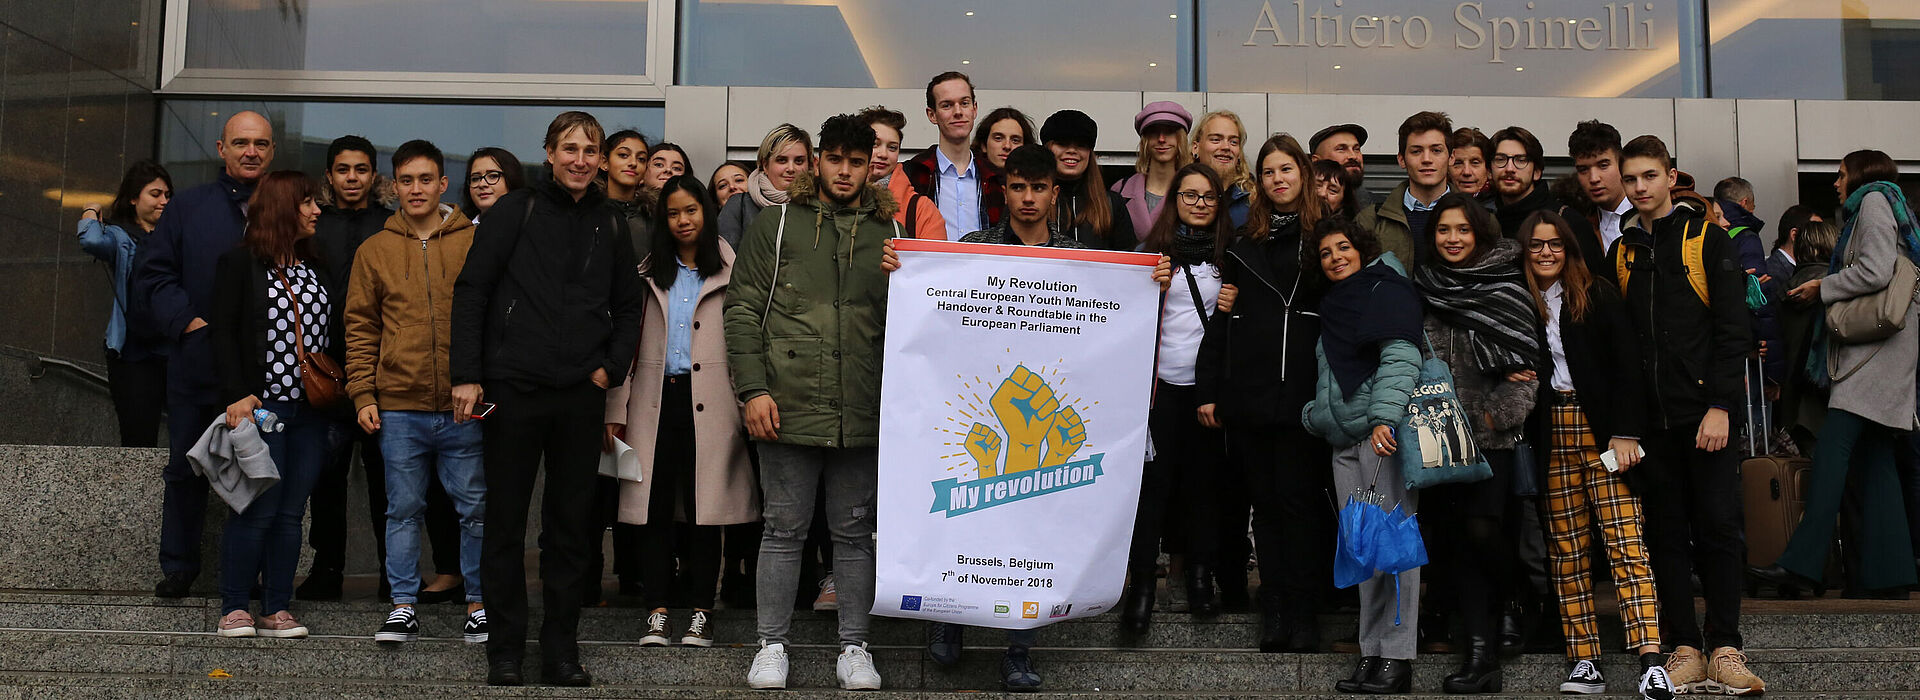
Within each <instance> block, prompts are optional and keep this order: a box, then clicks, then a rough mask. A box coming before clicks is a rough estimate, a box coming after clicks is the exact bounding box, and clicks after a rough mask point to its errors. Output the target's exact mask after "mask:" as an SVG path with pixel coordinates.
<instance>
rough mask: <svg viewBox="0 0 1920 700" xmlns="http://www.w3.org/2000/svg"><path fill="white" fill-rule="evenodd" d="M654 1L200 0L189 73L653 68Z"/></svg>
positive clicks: (190, 15) (635, 71)
mask: <svg viewBox="0 0 1920 700" xmlns="http://www.w3.org/2000/svg"><path fill="white" fill-rule="evenodd" d="M647 1H648V0H544V1H542V2H525V1H524V0H325V1H324V2H261V1H260V0H191V2H190V3H189V4H188V6H187V28H186V29H187V40H186V44H187V45H186V67H187V68H222V69H248V70H316V71H391V72H402V73H543V74H545V73H551V74H581V75H641V74H644V73H646V72H647V65H646V54H647V52H646V47H647Z"/></svg>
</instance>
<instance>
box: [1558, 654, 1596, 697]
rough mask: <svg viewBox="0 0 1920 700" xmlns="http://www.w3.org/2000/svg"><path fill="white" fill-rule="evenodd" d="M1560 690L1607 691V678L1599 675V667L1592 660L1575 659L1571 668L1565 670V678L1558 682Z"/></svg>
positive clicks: (1584, 693) (1587, 693) (1571, 693)
mask: <svg viewBox="0 0 1920 700" xmlns="http://www.w3.org/2000/svg"><path fill="white" fill-rule="evenodd" d="M1560 692H1562V693H1567V694H1569V695H1599V694H1601V693H1604V692H1607V679H1606V677H1604V676H1601V675H1600V667H1599V666H1596V665H1594V663H1593V662H1592V661H1585V660H1582V661H1577V662H1574V664H1573V670H1571V671H1568V672H1567V680H1566V681H1565V682H1563V683H1561V684H1560Z"/></svg>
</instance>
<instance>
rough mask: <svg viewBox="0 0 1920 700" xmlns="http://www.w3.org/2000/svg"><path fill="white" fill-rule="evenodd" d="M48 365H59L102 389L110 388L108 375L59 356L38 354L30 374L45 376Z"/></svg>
mask: <svg viewBox="0 0 1920 700" xmlns="http://www.w3.org/2000/svg"><path fill="white" fill-rule="evenodd" d="M48 367H59V368H61V369H64V370H67V371H68V372H72V373H73V374H75V375H78V376H79V377H80V378H81V379H85V380H87V382H88V383H90V384H93V385H94V386H97V387H99V388H101V389H108V388H109V386H110V385H109V384H108V383H107V378H106V376H105V375H102V374H100V373H99V372H95V371H93V370H90V369H87V368H85V367H82V366H80V365H77V364H74V363H72V362H69V361H67V360H62V359H60V358H57V357H47V356H45V355H37V356H35V357H34V367H33V373H32V374H30V375H28V376H29V377H30V378H33V379H39V378H41V377H45V376H47V368H48Z"/></svg>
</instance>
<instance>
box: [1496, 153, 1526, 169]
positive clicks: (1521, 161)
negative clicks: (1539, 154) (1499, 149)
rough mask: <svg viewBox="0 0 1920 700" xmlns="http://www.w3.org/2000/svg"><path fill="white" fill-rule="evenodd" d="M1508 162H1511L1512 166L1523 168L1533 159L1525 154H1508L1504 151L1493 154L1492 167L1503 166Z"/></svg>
mask: <svg viewBox="0 0 1920 700" xmlns="http://www.w3.org/2000/svg"><path fill="white" fill-rule="evenodd" d="M1508 162H1512V163H1513V167H1516V168H1524V167H1527V166H1528V165H1530V164H1532V163H1533V159H1532V158H1529V157H1527V156H1510V155H1507V154H1504V153H1495V154H1493V167H1496V168H1504V167H1506V165H1507V163H1508Z"/></svg>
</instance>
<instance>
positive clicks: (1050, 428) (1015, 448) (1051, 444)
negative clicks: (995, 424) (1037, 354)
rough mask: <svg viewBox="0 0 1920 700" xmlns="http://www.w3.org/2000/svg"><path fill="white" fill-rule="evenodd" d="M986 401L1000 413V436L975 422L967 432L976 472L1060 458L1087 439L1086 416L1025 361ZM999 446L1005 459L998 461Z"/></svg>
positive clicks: (1024, 467)
mask: <svg viewBox="0 0 1920 700" xmlns="http://www.w3.org/2000/svg"><path fill="white" fill-rule="evenodd" d="M987 403H988V405H989V406H990V407H991V409H992V411H993V415H994V417H996V418H999V419H1000V429H1001V430H1002V431H1004V433H1005V437H1004V440H1003V439H1002V435H1001V433H997V432H995V431H994V429H993V428H992V427H991V426H988V425H987V424H985V423H979V422H976V423H974V424H973V429H972V430H971V431H970V432H968V433H967V436H966V443H965V444H966V449H967V453H968V454H970V455H972V456H973V460H974V463H975V464H976V465H978V472H979V475H980V476H981V477H989V476H994V475H995V474H1014V473H1018V472H1025V471H1033V470H1035V469H1040V468H1042V467H1051V466H1055V465H1059V464H1065V463H1066V462H1067V461H1068V460H1070V459H1072V458H1073V456H1074V454H1076V453H1078V452H1079V451H1080V448H1081V447H1083V446H1085V445H1086V444H1087V428H1086V421H1085V420H1084V419H1082V418H1081V417H1080V412H1079V411H1076V410H1074V408H1073V407H1072V406H1061V405H1060V397H1059V396H1057V395H1055V394H1054V391H1053V387H1052V386H1050V385H1048V384H1047V381H1046V380H1045V379H1043V378H1041V376H1040V375H1039V374H1038V373H1036V372H1034V371H1032V370H1029V369H1027V367H1026V365H1020V366H1018V367H1015V368H1013V373H1012V374H1010V375H1008V376H1007V378H1006V379H1005V380H1004V381H1002V382H1000V386H999V388H998V389H996V390H995V391H994V392H993V398H992V399H989V400H988V401H987ZM1003 452H1004V453H1005V456H1006V462H1005V464H1004V465H1002V464H1001V462H1000V456H1001V453H1003ZM996 467H998V468H996Z"/></svg>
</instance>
